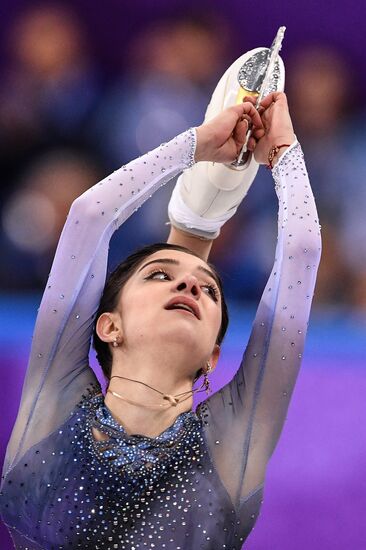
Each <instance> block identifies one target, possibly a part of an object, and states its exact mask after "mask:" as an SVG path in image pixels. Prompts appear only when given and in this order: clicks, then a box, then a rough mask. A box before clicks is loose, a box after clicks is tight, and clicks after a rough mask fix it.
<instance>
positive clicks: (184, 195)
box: [168, 35, 285, 239]
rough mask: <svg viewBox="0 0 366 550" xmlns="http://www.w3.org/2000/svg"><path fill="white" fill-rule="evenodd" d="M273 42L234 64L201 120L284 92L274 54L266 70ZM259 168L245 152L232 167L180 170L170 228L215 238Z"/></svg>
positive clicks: (197, 166) (280, 68)
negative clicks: (251, 99) (253, 99)
mask: <svg viewBox="0 0 366 550" xmlns="http://www.w3.org/2000/svg"><path fill="white" fill-rule="evenodd" d="M282 36H283V35H282ZM281 40H282V39H281ZM275 42H276V40H275ZM275 42H274V44H273V45H272V47H271V49H269V48H256V49H254V50H251V51H249V52H247V53H245V54H244V55H242V56H240V57H239V58H238V59H237V60H236V61H234V63H233V64H232V65H231V66H230V67H229V68H228V69H227V71H226V72H225V73H224V75H223V76H222V77H221V79H220V81H219V83H218V84H217V86H216V89H215V91H214V93H213V94H212V98H211V101H210V103H209V105H208V107H207V111H206V115H205V121H208V120H211V119H212V118H214V117H215V116H216V115H218V114H219V113H220V112H221V111H222V110H224V109H226V108H227V107H230V106H232V105H235V104H238V103H241V102H242V101H243V98H244V97H245V96H247V95H252V96H254V97H258V96H260V99H263V97H265V96H266V95H268V94H269V93H270V92H273V91H283V90H284V85H285V68H284V64H283V61H282V59H281V58H280V57H279V56H278V51H277V55H276V58H275V59H274V60H273V56H272V63H271V67H270V72H269V70H268V69H269V60H270V57H271V54H272V52H273V47H274V45H275ZM278 49H279V48H278ZM258 166H259V165H258V163H257V162H256V161H255V159H254V156H253V155H252V154H251V153H246V154H244V156H243V160H242V162H241V164H239V165H236V166H235V165H233V164H231V165H225V164H220V163H213V162H198V163H197V164H195V165H194V166H193V167H192V168H190V169H188V170H185V171H184V172H183V173H182V174H181V175H180V176H179V178H178V180H177V183H176V186H175V188H174V191H173V194H172V197H171V200H170V203H169V207H168V213H169V218H170V221H171V223H172V225H174V226H175V227H177V228H179V229H182V230H183V231H186V232H188V233H192V234H194V235H198V236H200V237H203V238H207V239H214V238H216V237H217V235H218V234H219V232H220V227H221V226H222V225H223V224H224V223H225V222H226V221H227V220H228V219H229V218H231V216H233V215H234V214H235V212H236V209H237V207H238V206H239V204H240V203H241V201H242V199H243V198H244V197H245V195H246V194H247V192H248V189H249V187H250V185H251V184H252V182H253V180H254V177H255V175H256V173H257V171H258Z"/></svg>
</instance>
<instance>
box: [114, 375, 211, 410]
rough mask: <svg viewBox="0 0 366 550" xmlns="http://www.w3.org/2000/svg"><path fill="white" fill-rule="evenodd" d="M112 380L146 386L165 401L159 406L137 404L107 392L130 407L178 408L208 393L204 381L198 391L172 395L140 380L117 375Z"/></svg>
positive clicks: (115, 393) (117, 394)
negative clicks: (200, 393) (190, 399)
mask: <svg viewBox="0 0 366 550" xmlns="http://www.w3.org/2000/svg"><path fill="white" fill-rule="evenodd" d="M112 378H121V379H123V380H129V381H130V382H136V383H137V384H141V385H142V386H146V387H147V388H150V389H151V390H153V391H155V392H157V393H159V394H160V395H161V396H162V397H163V400H164V401H165V402H164V403H160V404H158V405H153V404H142V403H137V401H133V400H132V399H127V397H123V396H122V395H120V394H119V393H117V392H115V391H113V390H110V389H108V390H107V393H111V394H112V395H114V396H115V397H118V399H122V401H126V403H129V404H130V405H138V406H139V407H145V408H147V409H166V408H168V407H176V406H177V405H178V404H179V403H183V401H185V400H186V399H189V398H190V397H191V396H192V395H193V394H194V393H199V392H203V391H206V392H207V383H206V381H203V382H202V384H201V386H200V387H199V388H197V389H196V390H188V391H185V392H182V393H177V394H176V395H170V394H169V393H164V392H162V391H160V390H157V389H156V388H153V387H152V386H149V384H146V383H145V382H140V380H133V379H132V378H127V377H125V376H117V375H116V374H115V375H113V376H111V378H110V379H111V380H112Z"/></svg>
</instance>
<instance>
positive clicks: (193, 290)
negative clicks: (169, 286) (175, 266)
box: [176, 274, 202, 299]
mask: <svg viewBox="0 0 366 550" xmlns="http://www.w3.org/2000/svg"><path fill="white" fill-rule="evenodd" d="M176 289H177V290H178V291H179V292H183V293H186V294H191V295H192V296H194V297H195V298H196V299H198V298H199V297H200V295H201V292H202V290H201V287H200V285H199V284H198V280H197V278H196V277H195V276H194V275H188V274H187V275H185V276H184V277H182V278H181V279H180V281H179V282H178V283H177V286H176Z"/></svg>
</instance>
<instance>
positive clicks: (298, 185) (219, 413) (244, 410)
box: [200, 94, 321, 507]
mask: <svg viewBox="0 0 366 550" xmlns="http://www.w3.org/2000/svg"><path fill="white" fill-rule="evenodd" d="M273 99H274V98H272V100H273ZM275 99H276V103H277V101H280V102H281V104H280V105H275V104H272V107H269V103H268V105H266V108H268V109H271V110H272V114H271V119H269V117H268V122H269V123H271V124H274V126H276V125H277V129H279V127H280V124H279V122H278V121H277V122H276V119H275V117H274V116H273V114H276V110H277V111H280V110H281V109H284V110H285V111H287V103H286V98H285V96H284V95H283V94H280V95H279V94H276V96H275ZM272 100H271V101H272ZM268 101H269V100H268ZM273 111H274V112H275V113H273ZM277 114H278V113H277ZM264 120H265V119H264ZM269 125H270V124H269ZM265 126H266V125H265ZM265 139H266V140H267V141H263V142H262V143H261V140H260V141H259V143H258V146H257V147H258V158H259V160H260V162H263V161H264V159H265V158H267V156H268V150H269V146H268V145H269V143H270V142H271V140H272V139H273V141H272V144H277V145H281V144H283V143H289V141H288V140H289V139H292V140H293V139H294V137H293V135H290V134H283V135H282V136H281V135H280V132H278V135H277V136H275V137H273V136H271V135H268V133H267V134H266V136H265ZM272 173H273V177H274V180H275V188H276V193H277V196H278V201H279V216H278V242H277V247H276V253H275V261H274V265H273V269H272V272H271V274H270V277H269V279H268V282H267V285H266V287H265V290H264V292H263V295H262V298H261V301H260V304H259V307H258V310H257V314H256V317H255V321H254V324H253V329H252V332H251V336H250V340H249V343H248V346H247V348H246V350H245V353H244V357H243V360H242V363H241V365H240V368H239V370H238V371H237V373H236V375H235V377H234V378H233V380H232V381H231V382H230V383H228V384H227V385H226V386H225V387H224V388H223V389H222V390H221V391H219V392H218V393H217V394H215V395H213V396H212V397H211V398H209V399H208V400H207V401H206V402H205V403H204V404H203V405H202V406H201V409H200V412H201V414H202V415H203V419H204V422H205V433H206V437H207V440H208V442H209V446H210V449H211V454H212V457H213V460H214V462H215V464H216V467H217V468H218V471H219V472H220V476H221V479H222V481H223V483H224V485H225V486H226V488H227V490H228V492H229V494H230V496H231V498H232V500H233V502H234V503H235V505H236V506H238V507H239V506H240V504H242V503H244V502H245V501H246V499H248V498H249V497H250V496H251V495H253V493H255V492H256V490H258V491H259V490H260V488H261V486H262V483H263V480H264V476H265V471H266V466H267V463H268V460H269V458H270V456H271V454H272V452H273V450H274V448H275V445H276V443H277V441H278V438H279V435H280V433H281V430H282V427H283V424H284V421H285V418H286V412H287V409H288V405H289V401H290V398H291V394H292V391H293V388H294V384H295V381H296V378H297V374H298V370H299V367H300V363H301V357H302V353H303V349H304V343H305V336H306V331H307V326H308V319H309V314H310V306H311V301H312V297H313V291H314V285H315V279H316V273H317V268H318V264H319V260H320V247H321V244H320V243H321V242H320V232H319V223H318V219H317V211H316V206H315V202H314V198H313V194H312V191H311V187H310V183H309V179H308V176H307V172H306V168H305V164H304V160H303V155H302V151H301V148H300V145H299V144H298V143H297V141H295V142H294V143H293V144H292V145H291V146H290V147H289V148H288V149H287V150H286V151H285V153H284V154H283V155H282V157H281V158H280V161H279V162H278V164H277V165H276V166H275V168H274V169H273V171H272Z"/></svg>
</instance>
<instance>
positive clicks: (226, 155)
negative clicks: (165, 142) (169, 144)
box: [195, 101, 264, 163]
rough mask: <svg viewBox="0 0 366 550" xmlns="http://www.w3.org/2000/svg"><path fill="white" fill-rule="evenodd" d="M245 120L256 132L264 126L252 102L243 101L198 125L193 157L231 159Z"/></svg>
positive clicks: (237, 149)
mask: <svg viewBox="0 0 366 550" xmlns="http://www.w3.org/2000/svg"><path fill="white" fill-rule="evenodd" d="M248 121H249V122H250V123H251V124H252V126H253V129H254V130H255V131H256V133H257V135H258V133H260V130H263V123H262V120H261V117H260V116H259V113H258V111H257V110H256V109H255V107H254V105H252V103H250V102H249V101H246V102H245V103H241V104H239V105H234V106H233V107H229V108H228V109H225V110H224V111H222V113H220V114H219V115H217V116H216V117H215V118H213V119H211V120H209V121H208V122H205V123H204V124H202V125H201V126H198V128H197V129H196V131H197V147H196V153H195V161H196V162H198V161H201V160H206V161H211V162H223V163H230V162H233V161H234V160H235V159H236V158H237V156H238V154H239V153H240V151H241V148H242V147H243V144H244V142H245V136H246V133H247V130H248ZM263 133H264V132H263Z"/></svg>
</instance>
